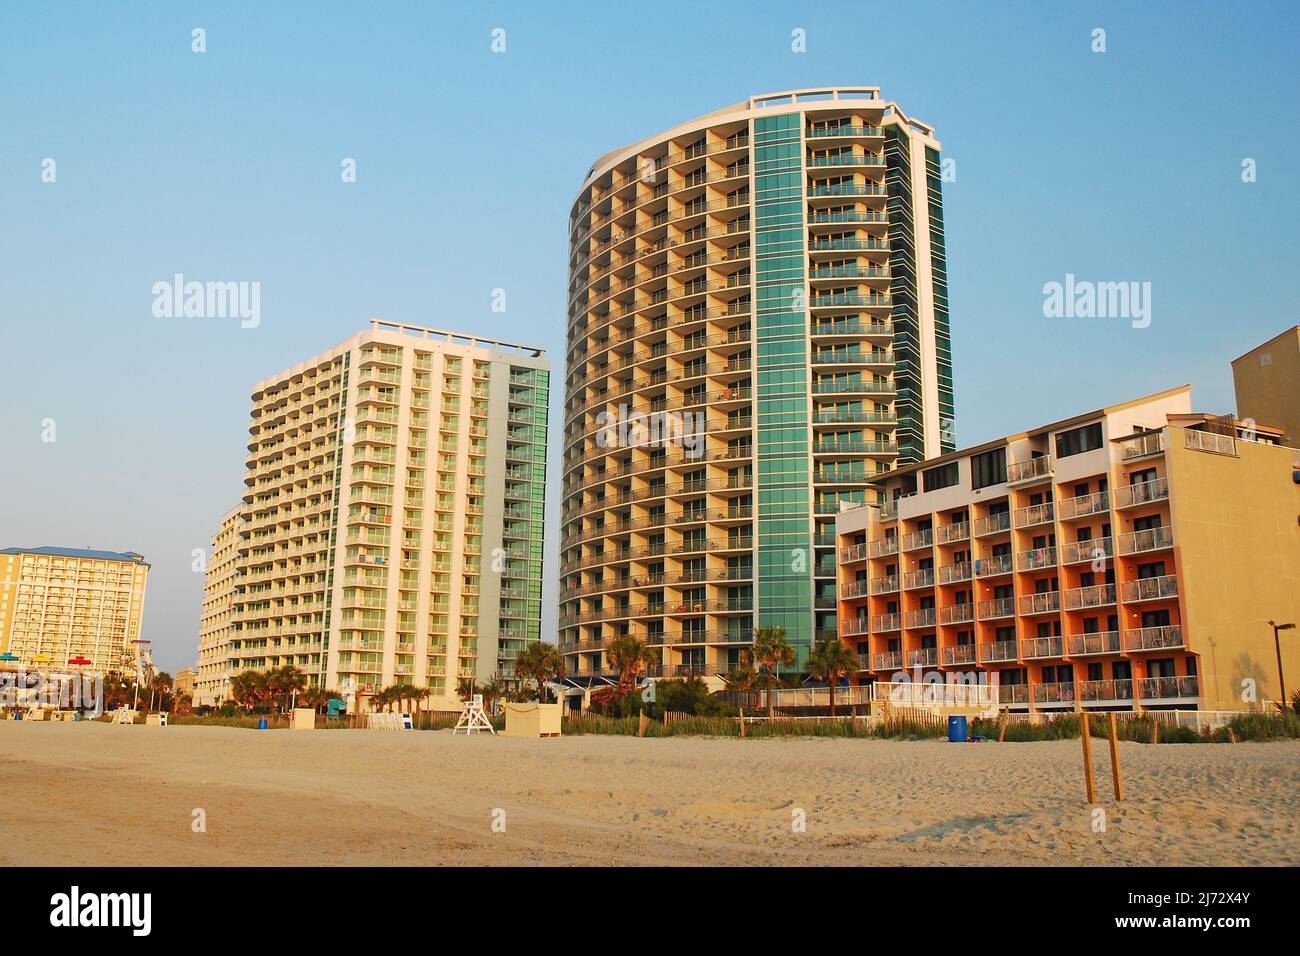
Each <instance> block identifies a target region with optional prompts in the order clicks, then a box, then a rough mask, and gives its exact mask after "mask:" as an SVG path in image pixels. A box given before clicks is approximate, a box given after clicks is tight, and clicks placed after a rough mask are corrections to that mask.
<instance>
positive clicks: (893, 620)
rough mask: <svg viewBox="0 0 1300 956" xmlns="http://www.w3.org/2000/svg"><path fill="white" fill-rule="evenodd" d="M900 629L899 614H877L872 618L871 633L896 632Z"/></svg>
mask: <svg viewBox="0 0 1300 956" xmlns="http://www.w3.org/2000/svg"><path fill="white" fill-rule="evenodd" d="M898 628H899V621H898V615H897V614H876V615H873V616H872V618H871V632H872V633H873V634H875V633H878V632H880V631H896V630H898Z"/></svg>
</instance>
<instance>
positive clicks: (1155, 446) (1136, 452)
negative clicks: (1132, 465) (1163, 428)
mask: <svg viewBox="0 0 1300 956" xmlns="http://www.w3.org/2000/svg"><path fill="white" fill-rule="evenodd" d="M1120 447H1121V448H1122V449H1123V451H1122V452H1121V453H1120V454H1121V455H1122V457H1123V458H1124V460H1125V461H1128V460H1129V459H1131V458H1145V457H1146V456H1147V455H1158V454H1160V452H1162V451H1164V450H1165V433H1164V432H1153V433H1151V434H1149V435H1139V436H1138V437H1136V438H1126V439H1124V441H1122V442H1120Z"/></svg>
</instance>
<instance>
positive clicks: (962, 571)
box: [939, 561, 971, 584]
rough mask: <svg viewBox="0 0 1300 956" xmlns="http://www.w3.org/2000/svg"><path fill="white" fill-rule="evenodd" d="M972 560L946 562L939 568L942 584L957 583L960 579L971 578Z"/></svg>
mask: <svg viewBox="0 0 1300 956" xmlns="http://www.w3.org/2000/svg"><path fill="white" fill-rule="evenodd" d="M970 571H971V568H970V562H969V561H959V562H957V563H956V564H945V565H944V566H943V567H941V568H939V583H940V584H956V583H957V582H959V581H969V580H970Z"/></svg>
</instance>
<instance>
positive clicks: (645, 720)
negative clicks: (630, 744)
mask: <svg viewBox="0 0 1300 956" xmlns="http://www.w3.org/2000/svg"><path fill="white" fill-rule="evenodd" d="M649 726H650V718H649V717H647V716H646V715H645V711H644V710H643V711H641V726H640V727H638V728H637V732H636V735H637V736H638V737H644V736H645V732H646V729H647V728H648V727H649Z"/></svg>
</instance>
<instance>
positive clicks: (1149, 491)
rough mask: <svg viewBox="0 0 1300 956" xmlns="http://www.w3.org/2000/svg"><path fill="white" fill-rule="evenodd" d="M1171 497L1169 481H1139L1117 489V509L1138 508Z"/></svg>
mask: <svg viewBox="0 0 1300 956" xmlns="http://www.w3.org/2000/svg"><path fill="white" fill-rule="evenodd" d="M1168 497H1169V479H1168V478H1153V479H1151V480H1150V481H1139V482H1137V483H1136V484H1132V485H1120V486H1119V487H1118V488H1116V489H1115V507H1116V508H1117V509H1124V508H1137V507H1140V506H1141V505H1148V504H1151V503H1152V502H1155V501H1164V500H1166V499H1168Z"/></svg>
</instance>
